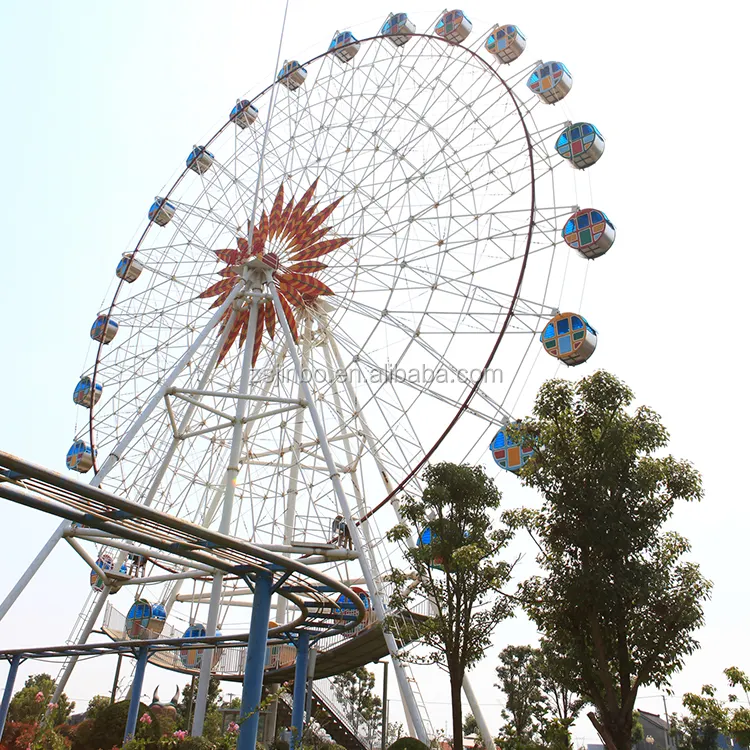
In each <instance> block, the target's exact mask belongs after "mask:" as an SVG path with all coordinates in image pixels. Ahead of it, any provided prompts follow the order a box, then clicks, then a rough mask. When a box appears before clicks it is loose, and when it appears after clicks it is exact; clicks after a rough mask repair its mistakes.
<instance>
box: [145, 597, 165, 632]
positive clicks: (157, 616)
mask: <svg viewBox="0 0 750 750" xmlns="http://www.w3.org/2000/svg"><path fill="white" fill-rule="evenodd" d="M166 622H167V609H166V607H165V606H164V605H163V604H154V606H153V607H152V608H151V623H150V624H149V626H148V629H149V630H150V631H151V632H152V633H153V634H154V635H161V631H162V630H164V624H165V623H166Z"/></svg>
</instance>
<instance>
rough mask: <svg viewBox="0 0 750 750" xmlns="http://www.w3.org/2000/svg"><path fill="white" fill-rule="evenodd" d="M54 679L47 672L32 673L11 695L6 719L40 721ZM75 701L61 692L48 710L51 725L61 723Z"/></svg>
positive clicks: (52, 688)
mask: <svg viewBox="0 0 750 750" xmlns="http://www.w3.org/2000/svg"><path fill="white" fill-rule="evenodd" d="M55 688H56V684H55V681H54V680H53V679H52V677H50V676H49V675H48V674H33V675H31V677H29V678H28V679H27V680H26V683H25V684H24V686H23V687H22V688H21V689H20V690H19V691H18V692H17V693H16V694H15V695H14V696H13V699H12V700H11V702H10V708H9V710H8V721H17V722H21V723H24V724H33V723H35V722H39V721H41V719H42V717H43V716H44V715H45V713H46V712H47V708H48V705H49V703H50V701H51V700H52V696H53V695H54V693H55ZM75 705H76V704H75V703H72V702H71V701H69V700H68V696H67V695H65V693H63V694H62V695H61V696H60V698H59V700H58V701H57V705H56V706H55V707H54V708H52V710H51V711H50V720H51V721H50V723H51V724H52V725H53V726H57V725H58V724H63V723H64V722H66V721H67V720H68V718H69V717H70V715H71V714H72V713H73V709H74V708H75Z"/></svg>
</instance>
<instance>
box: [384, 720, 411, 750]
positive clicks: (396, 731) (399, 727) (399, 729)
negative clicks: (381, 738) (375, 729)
mask: <svg viewBox="0 0 750 750" xmlns="http://www.w3.org/2000/svg"><path fill="white" fill-rule="evenodd" d="M405 735H406V732H405V731H404V725H403V724H402V723H401V722H400V721H389V722H388V729H387V730H386V738H385V741H386V745H388V746H390V745H392V744H393V743H394V742H395V741H396V740H400V739H401V738H402V737H404V736H405Z"/></svg>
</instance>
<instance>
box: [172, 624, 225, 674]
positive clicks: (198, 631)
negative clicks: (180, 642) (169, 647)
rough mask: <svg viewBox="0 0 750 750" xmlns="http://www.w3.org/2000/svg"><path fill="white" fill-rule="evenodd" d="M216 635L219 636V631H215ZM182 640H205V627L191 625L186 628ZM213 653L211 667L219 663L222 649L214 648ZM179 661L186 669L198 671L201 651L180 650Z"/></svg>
mask: <svg viewBox="0 0 750 750" xmlns="http://www.w3.org/2000/svg"><path fill="white" fill-rule="evenodd" d="M216 635H221V632H220V631H218V630H217V631H216ZM182 637H183V638H205V637H206V626H205V625H201V624H200V623H193V624H192V625H190V626H189V627H188V629H187V630H186V631H185V633H184V634H183V636H182ZM212 651H213V657H212V659H211V664H212V666H214V667H215V666H216V665H217V664H218V663H219V659H221V652H222V649H220V648H215V649H212ZM180 661H181V662H182V664H183V666H185V667H187V668H188V669H198V668H200V665H201V649H199V648H196V649H185V648H183V649H181V650H180Z"/></svg>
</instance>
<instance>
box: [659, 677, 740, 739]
mask: <svg viewBox="0 0 750 750" xmlns="http://www.w3.org/2000/svg"><path fill="white" fill-rule="evenodd" d="M682 705H683V706H684V707H685V708H686V709H687V711H688V713H687V714H685V715H683V716H676V715H674V714H673V715H672V732H673V734H674V735H675V738H676V740H677V747H678V748H679V750H717V749H718V747H719V735H721V734H723V733H724V732H725V731H726V728H727V724H728V716H727V710H726V708H725V707H724V706H723V705H722V704H721V702H720V701H719V700H718V699H717V698H716V688H714V686H713V685H704V686H703V687H702V688H701V692H700V694H696V693H685V695H684V696H683V697H682Z"/></svg>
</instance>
